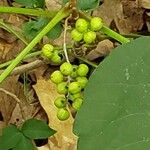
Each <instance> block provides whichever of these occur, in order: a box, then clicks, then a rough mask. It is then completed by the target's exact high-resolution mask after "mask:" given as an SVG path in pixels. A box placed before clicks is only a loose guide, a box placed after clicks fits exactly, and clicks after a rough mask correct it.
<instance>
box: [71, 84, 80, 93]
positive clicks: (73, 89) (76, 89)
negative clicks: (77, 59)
mask: <svg viewBox="0 0 150 150" xmlns="http://www.w3.org/2000/svg"><path fill="white" fill-rule="evenodd" d="M68 91H69V92H70V93H71V94H76V93H78V92H80V91H81V86H80V84H79V83H78V82H71V83H70V84H69V86H68Z"/></svg>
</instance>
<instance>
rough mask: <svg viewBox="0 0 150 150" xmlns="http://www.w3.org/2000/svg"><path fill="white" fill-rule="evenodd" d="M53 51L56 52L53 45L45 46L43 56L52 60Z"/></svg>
mask: <svg viewBox="0 0 150 150" xmlns="http://www.w3.org/2000/svg"><path fill="white" fill-rule="evenodd" d="M53 50H54V47H53V45H51V44H45V45H44V46H43V47H42V55H43V56H44V57H47V58H49V59H50V58H51V57H52V55H53Z"/></svg>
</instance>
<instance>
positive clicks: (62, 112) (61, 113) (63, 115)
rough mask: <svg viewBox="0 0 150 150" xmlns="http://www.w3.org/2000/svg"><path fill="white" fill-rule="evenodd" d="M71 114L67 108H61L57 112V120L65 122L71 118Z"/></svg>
mask: <svg viewBox="0 0 150 150" xmlns="http://www.w3.org/2000/svg"><path fill="white" fill-rule="evenodd" d="M69 116H70V113H69V111H68V110H67V109H66V108H60V109H58V111H57V118H58V119H59V120H61V121H65V120H67V119H68V118H69Z"/></svg>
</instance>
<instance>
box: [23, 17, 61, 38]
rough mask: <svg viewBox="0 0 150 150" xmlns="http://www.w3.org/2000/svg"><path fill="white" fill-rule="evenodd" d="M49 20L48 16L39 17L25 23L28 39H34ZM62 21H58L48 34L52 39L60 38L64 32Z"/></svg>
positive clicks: (24, 29) (25, 33)
mask: <svg viewBox="0 0 150 150" xmlns="http://www.w3.org/2000/svg"><path fill="white" fill-rule="evenodd" d="M48 22H49V19H47V18H38V19H37V20H32V21H29V22H27V23H25V24H24V25H23V31H24V35H25V36H26V37H27V39H29V40H32V39H33V38H34V37H35V36H36V35H37V34H38V33H39V32H40V31H41V30H42V29H43V28H44V27H45V26H46V25H47V24H48ZM62 29H63V28H62V26H61V23H58V24H57V25H56V26H55V27H54V28H53V29H52V30H51V31H50V32H48V34H47V36H48V37H49V38H50V39H56V38H58V37H59V36H60V35H61V33H62Z"/></svg>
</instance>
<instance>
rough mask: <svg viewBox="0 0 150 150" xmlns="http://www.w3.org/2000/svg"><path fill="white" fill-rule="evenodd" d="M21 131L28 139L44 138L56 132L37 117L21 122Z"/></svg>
mask: <svg viewBox="0 0 150 150" xmlns="http://www.w3.org/2000/svg"><path fill="white" fill-rule="evenodd" d="M21 131H22V132H23V134H24V135H25V136H26V137H28V138H30V139H44V138H47V137H50V136H52V135H53V134H55V133H56V131H54V130H53V129H51V128H50V127H49V126H48V125H47V124H46V123H45V122H43V121H41V120H37V119H29V120H27V121H26V122H25V123H24V124H23V126H22V129H21Z"/></svg>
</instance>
